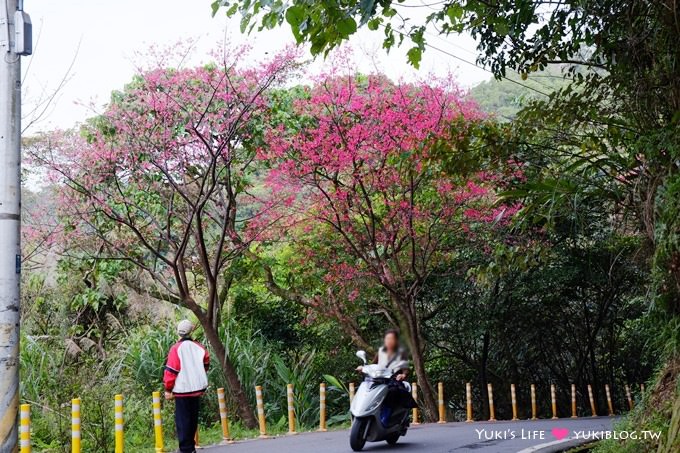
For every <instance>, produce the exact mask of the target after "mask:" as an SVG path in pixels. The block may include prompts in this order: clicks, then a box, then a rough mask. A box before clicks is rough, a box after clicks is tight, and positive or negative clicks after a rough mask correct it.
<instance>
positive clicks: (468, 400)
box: [465, 382, 474, 423]
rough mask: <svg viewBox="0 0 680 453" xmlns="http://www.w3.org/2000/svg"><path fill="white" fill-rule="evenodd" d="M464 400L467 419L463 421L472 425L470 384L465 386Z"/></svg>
mask: <svg viewBox="0 0 680 453" xmlns="http://www.w3.org/2000/svg"><path fill="white" fill-rule="evenodd" d="M465 400H466V406H467V407H466V409H467V419H466V420H465V421H466V422H468V423H472V422H473V421H474V420H473V419H472V384H471V383H469V382H468V383H466V384H465Z"/></svg>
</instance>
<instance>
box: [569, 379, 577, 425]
mask: <svg viewBox="0 0 680 453" xmlns="http://www.w3.org/2000/svg"><path fill="white" fill-rule="evenodd" d="M571 418H578V415H576V384H571Z"/></svg>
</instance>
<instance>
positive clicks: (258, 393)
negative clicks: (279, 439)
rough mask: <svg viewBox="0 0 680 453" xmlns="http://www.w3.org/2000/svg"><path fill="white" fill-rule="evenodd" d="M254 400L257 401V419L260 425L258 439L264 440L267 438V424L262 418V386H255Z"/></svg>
mask: <svg viewBox="0 0 680 453" xmlns="http://www.w3.org/2000/svg"><path fill="white" fill-rule="evenodd" d="M255 399H256V401H257V419H258V421H259V423H260V438H261V439H266V438H267V437H268V436H267V422H266V420H265V417H264V400H263V399H262V386H260V385H256V386H255Z"/></svg>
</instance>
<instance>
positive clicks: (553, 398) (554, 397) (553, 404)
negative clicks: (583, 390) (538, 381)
mask: <svg viewBox="0 0 680 453" xmlns="http://www.w3.org/2000/svg"><path fill="white" fill-rule="evenodd" d="M550 406H551V407H552V419H553V420H557V418H558V417H557V395H556V391H555V384H550Z"/></svg>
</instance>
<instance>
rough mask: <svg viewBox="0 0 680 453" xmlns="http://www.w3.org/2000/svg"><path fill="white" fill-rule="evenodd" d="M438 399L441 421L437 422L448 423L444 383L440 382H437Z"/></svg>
mask: <svg viewBox="0 0 680 453" xmlns="http://www.w3.org/2000/svg"><path fill="white" fill-rule="evenodd" d="M437 390H438V393H439V395H438V399H437V403H438V406H439V421H438V422H437V423H446V406H445V405H444V383H443V382H440V383H438V384H437Z"/></svg>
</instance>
